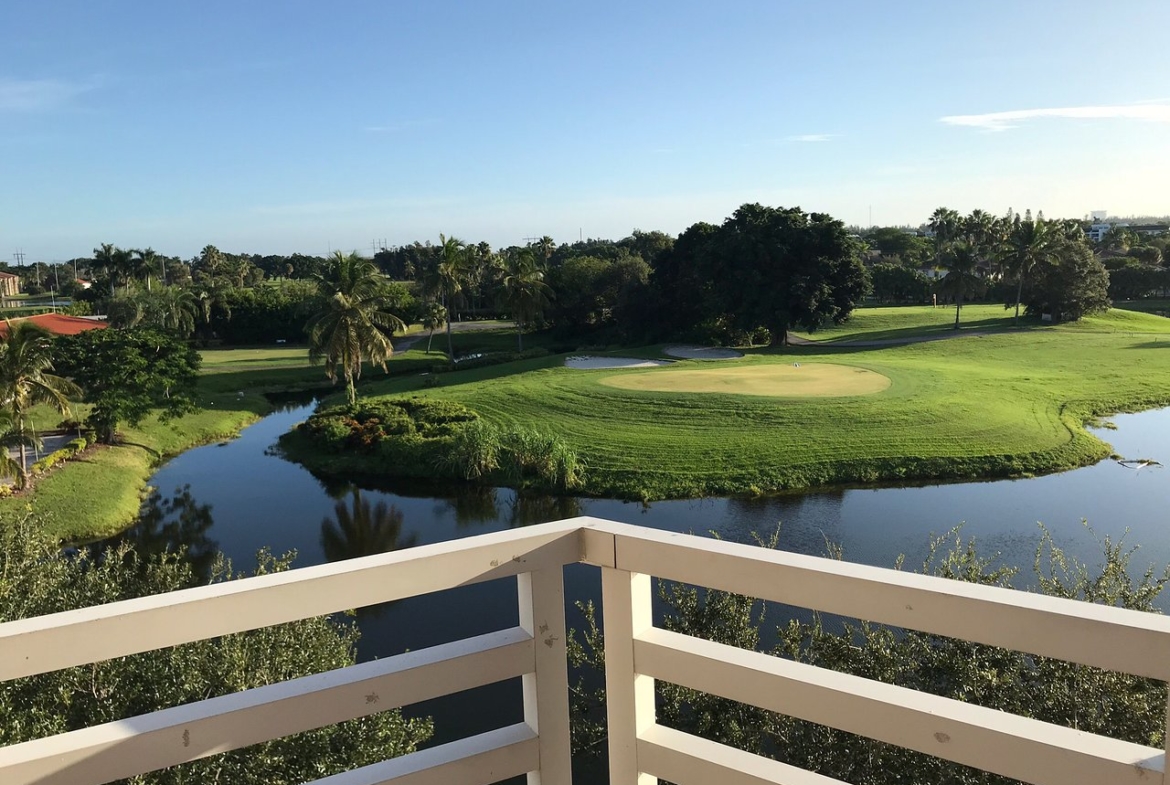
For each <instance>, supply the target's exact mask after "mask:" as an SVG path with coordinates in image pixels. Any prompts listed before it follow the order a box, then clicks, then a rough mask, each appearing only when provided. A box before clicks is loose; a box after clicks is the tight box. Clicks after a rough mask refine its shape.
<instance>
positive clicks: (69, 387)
mask: <svg viewBox="0 0 1170 785" xmlns="http://www.w3.org/2000/svg"><path fill="white" fill-rule="evenodd" d="M52 353H53V336H52V335H51V334H50V333H49V332H48V331H47V330H45V329H43V328H41V327H38V326H37V325H35V324H32V323H30V322H19V323H17V324H12V323H11V322H9V323H8V334H7V335H5V336H3V337H2V338H0V407H3V408H4V410H5V411H7V413H8V415H9V417H10V418H11V422H12V426H11V429H12V430H14V431H15V432H16V433H17V434H18V435H19V439H20V441H19V447H20V465H21V467H24V466H25V464H26V461H25V457H26V454H25V448H26V446H27V445H28V444H29V443H30V442H31V439H32V438H35V437H32V436H31V434H32V429H31V427H29V423H28V413H29V410H30V409H32V407H33V406H36V405H37V404H46V405H48V406H51V407H53V408H54V409H56V410H57V412H58V413H60V414H61V416H62V417H66V418H67V417H69V416H70V408H69V397H70V396H76V395H79V394H80V393H81V390H80V389H79V388H78V387H77V385H75V384H74V383H73V382H71V381H69V380H68V379H65V378H63V377H60V376H57V375H55V374H53V373H52V371H53V359H52ZM20 487H24V486H23V478H22V481H21V486H20Z"/></svg>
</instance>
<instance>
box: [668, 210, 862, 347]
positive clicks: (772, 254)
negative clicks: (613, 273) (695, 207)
mask: <svg viewBox="0 0 1170 785" xmlns="http://www.w3.org/2000/svg"><path fill="white" fill-rule="evenodd" d="M656 264H657V265H658V269H662V270H663V271H664V272H667V276H666V277H667V281H660V283H665V282H668V281H670V279H673V283H674V284H675V285H676V286H677V285H679V284H681V285H682V286H683V287H687V288H690V287H700V289H699V291H700V293H701V300H700V301H699V302H698V303H697V305H698V310H699V312H700V314H701V315H702V316H703V317H704V318H705V319H706V320H714V321H719V322H722V323H724V324H726V325H727V326H728V327H730V328H732V329H733V330H737V331H741V332H751V331H754V330H757V329H759V328H766V329H767V330H768V331H769V333H770V335H771V340H772V343H773V344H774V345H775V344H783V343H786V342H787V338H788V331H789V330H790V329H792V328H793V327H797V326H799V327H804V328H805V329H808V330H815V329H817V328H818V327H819V326H821V325H822V324H825V323H828V322H833V323H840V322H842V321H844V320H845V319H846V318H847V317H848V316H849V314H850V313H851V312H852V310H853V308H854V306H855V305H856V304H857V303H858V302H859V301H860V300H861V298H862V297H863V296H864V295H865V293H866V291H867V289H868V283H869V282H868V277H867V275H866V271H865V268H864V267H863V266H862V263H861V246H860V244H859V243H857V242H855V241H854V240H853V239H852V238H850V237H849V234H848V232H846V230H845V225H844V224H842V223H841V222H840V221H838V220H836V219H834V218H832V217H830V216H828V215H824V214H822V213H811V214H810V213H805V212H804V211H802V210H801V209H800V208H775V207H764V206H763V205H759V204H745V205H743V206H742V207H740V208H739V209H738V210H736V211H735V214H734V215H732V216H731V217H730V218H728V219H727V220H726V221H724V223H723V225H722V226H720V227H719V228H718V229H715V230H713V231H712V230H711V229H708V228H706V227H705V226H703V225H697V226H696V227H692V228H691V229H689V230H688V231H687V232H684V234H683V235H682V236H681V237H680V238H679V241H678V242H677V243H675V246H674V248H673V249H672V251H670V252H667V253H663V254H662V255H661V256H660V257H659V259H658V260H656ZM656 275H657V272H656ZM704 290H705V291H704ZM660 291H661V290H660ZM675 294H677V295H678V298H679V302H680V303H682V304H685V303H688V302H690V303H694V302H695V294H696V293H694V292H687V291H681V290H679V289H676V290H675V291H674V292H671V291H666V292H663V295H665V298H666V302H670V301H671V300H672V299H673V295H675ZM683 307H687V306H686V305H684V306H683ZM691 326H695V325H694V323H692V325H691Z"/></svg>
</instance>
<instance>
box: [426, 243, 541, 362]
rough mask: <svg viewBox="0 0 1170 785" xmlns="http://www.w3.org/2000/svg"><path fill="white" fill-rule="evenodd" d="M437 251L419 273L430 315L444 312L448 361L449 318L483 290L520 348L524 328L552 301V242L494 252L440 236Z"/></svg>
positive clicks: (450, 349) (481, 245) (450, 352)
mask: <svg viewBox="0 0 1170 785" xmlns="http://www.w3.org/2000/svg"><path fill="white" fill-rule="evenodd" d="M437 249H438V252H437V253H436V254H435V256H434V258H433V261H431V263H430V264H428V265H426V267H425V268H424V269H423V270H421V271H418V272H419V281H420V283H421V290H422V294H423V297H425V298H426V300H427V301H428V303H433V304H434V306H435V307H434V308H433V310H429V311H428V313H431V314H432V315H434V314H438V313H439V312H443V313H445V314H446V319H447V355H448V357H451V358H454V347H453V345H452V339H451V321H450V314H451V313H452V312H453V311H455V310H456V308H457V307H458V306H460V305H463V304H464V303H465V302H466V301H467V300H468V299H469V297H470V296H475V295H476V294H480V293H482V292H484V291H485V290H487V291H488V292H489V293H492V294H494V296H495V297H496V299H497V300H498V302H499V304H500V305H501V306H502V307H503V308H505V309H506V310H507V311H508V313H509V314H510V315H511V316H512V320H513V321H514V322H515V323H516V345H517V347H518V349H523V347H524V337H523V333H524V328H525V327H526V326H529V325H531V324H532V323H533V322H535V321H536V320H537V319H538V318H539V317H540V315H541V314H542V313H543V312H544V309H545V307H547V306H548V304H549V301H550V300H551V299H552V297H553V292H552V289H551V288H550V287H549V285H548V284H547V283H545V280H544V278H545V272H546V269H547V266H548V259H549V257H550V256H551V254H552V251H553V249H555V243H553V241H552V238H549V237H544V238H541V240H540V241H539V242H537V243H535V244H532V245H528V246H525V247H523V248H510V249H508V250H507V251H505V252H504V253H493V252H492V250H491V248H490V247H489V246H488V245H487V244H486V243H479V244H477V245H475V244H468V243H465V242H463V241H462V240H460V239H459V238H457V237H447V236H446V235H439V245H438V246H437ZM434 321H435V319H434V318H432V319H430V322H431V323H434ZM424 326H426V325H424ZM436 326H437V325H436ZM428 347H429V342H428Z"/></svg>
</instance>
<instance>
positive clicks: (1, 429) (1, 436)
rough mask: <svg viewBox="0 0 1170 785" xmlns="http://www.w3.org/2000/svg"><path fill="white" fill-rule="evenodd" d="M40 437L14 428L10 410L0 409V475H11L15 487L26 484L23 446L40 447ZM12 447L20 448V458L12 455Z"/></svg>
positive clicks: (26, 474) (26, 472) (25, 485)
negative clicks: (14, 481)
mask: <svg viewBox="0 0 1170 785" xmlns="http://www.w3.org/2000/svg"><path fill="white" fill-rule="evenodd" d="M40 444H41V442H40V439H38V438H37V437H36V436H35V435H34V434H32V433H30V432H28V431H21V430H18V429H17V428H16V425H15V423H14V422H13V420H12V412H9V411H7V410H0V477H13V478H15V480H16V487H17V488H25V487H27V486H28V469H27V468H26V467H25V461H24V448H25V447H33V448H38V447H40ZM14 447H19V448H20V449H21V458H20V460H17V459H15V458H13V457H12V453H11V450H12V448H14Z"/></svg>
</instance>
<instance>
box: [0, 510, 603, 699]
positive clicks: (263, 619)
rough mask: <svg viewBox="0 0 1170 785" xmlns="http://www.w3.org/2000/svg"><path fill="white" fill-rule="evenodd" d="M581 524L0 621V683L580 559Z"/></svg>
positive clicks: (471, 539) (473, 539)
mask: <svg viewBox="0 0 1170 785" xmlns="http://www.w3.org/2000/svg"><path fill="white" fill-rule="evenodd" d="M579 529H580V526H579V525H578V524H574V523H572V522H561V523H549V524H543V525H540V526H532V527H529V528H527V529H518V530H514V531H506V532H498V533H495V534H489V535H484V536H479V537H468V538H465V539H462V540H455V541H452V542H443V543H436V544H434V545H423V546H419V547H417V548H411V549H409V550H404V551H395V552H393V553H384V554H379V555H376V556H366V557H363V558H359V559H350V560H347V561H342V562H335V563H333V564H322V565H317V566H314V567H301V568H298V569H294V570H289V571H287V572H280V573H274V574H271V575H263V576H259V577H254V578H245V579H241V580H234V581H225V582H223V583H216V584H213V585H210V586H200V587H197V588H193V589H184V590H182V591H176V592H169V593H166V594H156V595H152V596H149V597H141V598H138V599H133V600H124V601H121V602H114V603H109V604H107V605H98V606H94V607H90V608H80V609H78V610H73V611H65V612H62V613H54V614H50V615H48V616H38V617H34V618H30V619H21V620H18V621H12V622H7V623H5V624H0V681H6V680H8V679H15V678H20V677H22V676H31V675H35V674H38V673H47V672H49V671H54V670H59V669H61V668H68V667H72V666H75V665H87V664H89V663H91V662H100V661H102V660H107V659H111V658H114V657H122V656H126V655H129V654H137V653H139V652H144V651H150V650H153V649H160V648H163V647H165V646H175V645H178V644H182V643H191V642H193V641H198V640H206V639H209V638H216V637H219V636H221V635H228V634H231V633H236V632H243V631H245V630H251V629H257V628H260V627H268V626H272V625H275V624H283V623H285V622H291V621H298V620H300V619H307V618H312V617H315V616H324V615H327V614H330V613H337V612H339V611H345V610H350V609H354V608H363V607H366V606H369V605H376V604H379V603H383V602H390V601H392V600H399V599H403V598H406V597H414V596H418V595H421V594H429V593H431V592H436V591H442V590H444V589H451V588H455V587H457V586H466V585H469V584H474V583H480V582H482V581H488V580H493V579H496V578H507V577H511V576H514V575H518V574H520V573H524V572H529V571H531V570H537V569H542V568H545V567H550V566H553V565H563V564H567V563H571V562H576V561H579V560H580V558H581V536H580V535H579Z"/></svg>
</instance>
